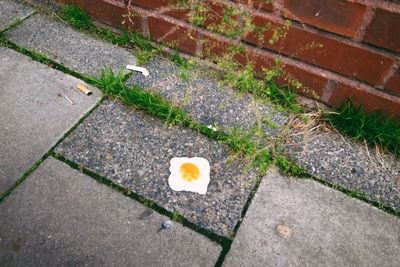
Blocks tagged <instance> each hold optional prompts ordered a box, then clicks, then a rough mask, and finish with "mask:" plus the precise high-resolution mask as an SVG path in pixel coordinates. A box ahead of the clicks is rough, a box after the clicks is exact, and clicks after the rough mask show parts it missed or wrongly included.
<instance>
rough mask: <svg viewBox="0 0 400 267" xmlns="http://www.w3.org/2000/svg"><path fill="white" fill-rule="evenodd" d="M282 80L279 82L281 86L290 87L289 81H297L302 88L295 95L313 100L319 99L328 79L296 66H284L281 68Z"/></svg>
mask: <svg viewBox="0 0 400 267" xmlns="http://www.w3.org/2000/svg"><path fill="white" fill-rule="evenodd" d="M283 71H284V74H283V80H282V79H281V81H279V83H280V84H281V85H288V84H289V85H290V81H291V80H294V81H299V82H300V83H301V84H302V85H303V86H302V87H301V88H300V89H299V90H298V91H297V93H299V94H301V95H303V96H306V97H309V98H314V99H317V100H318V99H320V98H321V96H322V94H323V91H324V88H325V85H326V83H327V82H328V79H327V78H325V77H323V76H321V75H317V74H314V73H312V72H310V71H308V70H306V69H303V68H300V67H298V66H294V65H289V64H285V65H284V66H283Z"/></svg>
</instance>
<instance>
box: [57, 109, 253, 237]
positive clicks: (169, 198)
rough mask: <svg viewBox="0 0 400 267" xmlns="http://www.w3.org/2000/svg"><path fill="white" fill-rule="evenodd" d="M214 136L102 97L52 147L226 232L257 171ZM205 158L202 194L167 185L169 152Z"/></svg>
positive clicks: (203, 224)
mask: <svg viewBox="0 0 400 267" xmlns="http://www.w3.org/2000/svg"><path fill="white" fill-rule="evenodd" d="M228 151H229V150H228V148H227V147H226V146H224V145H222V144H220V143H218V142H217V141H215V140H210V139H208V138H207V137H205V136H203V135H201V134H199V133H197V132H195V131H192V130H189V129H185V128H181V127H168V126H167V125H165V124H164V123H163V122H162V121H160V120H158V119H156V118H152V117H150V116H147V115H143V114H142V113H140V112H136V111H134V110H133V109H132V108H129V107H126V106H124V105H122V104H120V103H119V102H111V101H105V102H104V103H103V104H102V105H101V106H100V107H99V108H97V109H96V111H95V112H93V113H92V114H91V115H90V116H89V117H88V118H87V119H86V120H85V121H84V122H83V123H82V124H81V125H80V126H79V127H78V128H77V129H76V130H75V131H74V132H73V134H72V135H70V136H69V137H68V138H67V139H66V140H65V141H64V142H62V143H61V144H60V145H59V146H58V147H57V148H56V152H57V153H60V154H61V155H63V156H65V157H67V158H68V159H70V160H72V161H74V162H76V163H78V164H80V165H82V166H84V167H86V168H88V169H90V170H92V171H94V172H95V173H98V174H100V175H102V176H105V177H107V178H108V179H111V180H112V181H114V182H115V183H117V184H120V185H121V186H123V187H125V188H128V189H130V190H132V191H134V192H136V193H138V194H139V195H141V196H143V197H145V198H147V199H151V200H153V201H155V202H156V203H157V204H158V205H160V206H162V207H164V208H165V209H167V210H170V211H173V212H178V213H179V214H182V215H183V216H184V217H185V218H187V219H188V220H190V221H192V222H193V223H195V224H197V225H198V226H200V227H203V228H206V229H209V230H212V231H214V232H215V233H217V234H220V235H229V234H230V232H231V231H232V230H233V229H234V227H235V225H236V223H237V222H238V220H239V219H240V215H241V212H242V209H243V207H244V205H245V204H246V201H247V198H248V195H249V193H250V191H251V189H252V187H253V185H254V183H255V181H256V173H255V172H254V171H253V170H251V169H250V170H246V169H247V167H249V166H248V163H247V162H244V161H242V160H239V159H234V158H232V157H230V155H229V152H228ZM183 156H185V157H194V156H197V157H204V158H206V159H208V160H209V162H210V166H211V175H210V177H211V181H210V184H209V186H208V192H207V194H206V195H200V194H197V193H192V192H183V191H182V192H175V191H172V190H171V189H170V187H169V186H168V182H167V181H168V176H169V161H170V159H171V158H172V157H183Z"/></svg>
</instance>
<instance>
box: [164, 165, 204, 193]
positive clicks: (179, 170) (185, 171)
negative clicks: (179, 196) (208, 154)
mask: <svg viewBox="0 0 400 267" xmlns="http://www.w3.org/2000/svg"><path fill="white" fill-rule="evenodd" d="M169 170H170V172H171V174H170V176H169V178H168V184H169V187H171V189H172V190H174V191H189V192H195V193H199V194H205V193H206V192H207V187H208V184H209V183H210V163H208V160H206V159H205V158H200V157H194V158H185V157H183V158H178V157H175V158H172V159H171V161H170V167H169Z"/></svg>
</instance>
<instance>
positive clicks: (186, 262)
mask: <svg viewBox="0 0 400 267" xmlns="http://www.w3.org/2000/svg"><path fill="white" fill-rule="evenodd" d="M0 214H1V224H0V265H1V266H214V264H215V262H216V261H217V259H218V256H219V253H220V251H221V247H220V246H219V245H218V244H217V243H214V242H212V241H211V240H209V239H207V238H206V237H204V236H202V235H200V234H198V233H196V232H194V231H192V230H190V229H188V228H185V227H183V226H182V225H180V224H178V223H173V225H172V227H171V228H169V229H164V230H161V231H158V230H159V228H160V226H161V224H162V223H163V222H164V221H166V220H168V218H167V217H165V216H161V215H160V214H158V213H156V212H154V211H152V210H151V209H149V208H147V207H145V206H143V205H141V204H140V203H138V202H136V201H134V200H132V199H130V198H127V197H125V196H124V195H122V194H120V193H119V192H117V191H115V190H113V189H111V188H109V187H107V186H105V185H102V184H99V183H98V182H97V181H95V180H94V179H92V178H90V177H88V176H85V175H83V174H81V173H80V172H79V171H76V170H74V169H72V168H70V167H69V166H68V165H66V164H64V163H62V162H60V161H57V160H55V159H53V158H49V159H47V160H46V161H45V162H44V163H43V164H42V165H41V166H39V168H38V169H37V170H36V171H35V172H34V173H33V174H32V175H31V176H30V177H28V178H27V180H26V181H25V182H24V183H23V184H22V185H21V186H20V187H18V188H17V189H16V190H15V191H14V192H13V193H12V194H11V195H10V196H9V197H8V198H6V199H5V201H4V202H2V203H1V204H0Z"/></svg>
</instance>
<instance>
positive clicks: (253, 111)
mask: <svg viewBox="0 0 400 267" xmlns="http://www.w3.org/2000/svg"><path fill="white" fill-rule="evenodd" d="M145 67H147V68H148V70H149V72H150V76H148V77H144V76H143V75H142V74H141V73H137V72H136V73H133V75H132V76H131V77H130V78H129V79H128V80H127V85H129V86H132V85H139V86H140V87H142V88H144V89H145V90H148V91H153V92H156V93H159V94H161V95H162V96H164V97H165V98H167V99H168V100H170V101H172V102H173V103H174V104H176V105H179V106H181V107H182V108H183V109H184V110H185V111H186V112H187V113H188V114H189V115H190V116H191V117H192V118H193V119H194V120H196V121H197V122H200V123H202V124H206V125H214V124H215V125H218V126H219V127H221V128H222V129H225V130H226V129H229V128H244V129H250V128H253V127H257V126H259V127H261V128H262V131H261V132H265V133H267V134H269V135H274V136H276V135H277V134H278V133H279V132H280V129H281V127H282V125H283V124H284V123H285V122H286V119H287V117H286V116H285V115H284V114H282V113H280V112H278V111H276V110H275V109H274V108H273V106H272V105H268V104H266V103H260V102H259V101H256V100H255V99H254V98H253V97H252V96H251V95H249V94H239V93H238V92H237V90H236V91H235V90H234V89H232V88H229V87H227V86H223V85H221V84H220V83H219V82H218V80H217V79H216V78H215V77H212V76H213V75H211V74H210V73H215V70H210V69H206V68H200V67H198V66H196V67H195V68H194V69H193V70H190V71H188V72H187V73H188V74H189V75H188V80H184V79H182V77H181V76H182V70H181V69H180V68H179V67H178V66H177V65H175V64H174V63H173V62H171V61H169V60H168V59H164V58H161V57H156V58H153V59H151V60H150V61H149V63H148V64H146V65H145ZM214 76H215V75H214ZM265 121H267V122H265Z"/></svg>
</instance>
